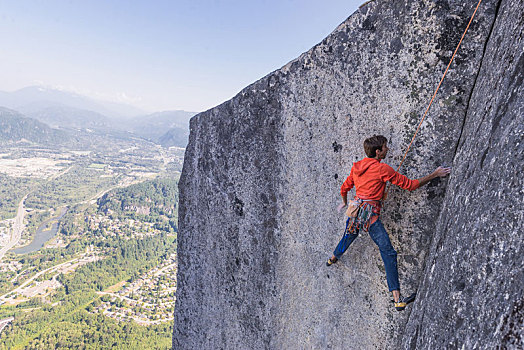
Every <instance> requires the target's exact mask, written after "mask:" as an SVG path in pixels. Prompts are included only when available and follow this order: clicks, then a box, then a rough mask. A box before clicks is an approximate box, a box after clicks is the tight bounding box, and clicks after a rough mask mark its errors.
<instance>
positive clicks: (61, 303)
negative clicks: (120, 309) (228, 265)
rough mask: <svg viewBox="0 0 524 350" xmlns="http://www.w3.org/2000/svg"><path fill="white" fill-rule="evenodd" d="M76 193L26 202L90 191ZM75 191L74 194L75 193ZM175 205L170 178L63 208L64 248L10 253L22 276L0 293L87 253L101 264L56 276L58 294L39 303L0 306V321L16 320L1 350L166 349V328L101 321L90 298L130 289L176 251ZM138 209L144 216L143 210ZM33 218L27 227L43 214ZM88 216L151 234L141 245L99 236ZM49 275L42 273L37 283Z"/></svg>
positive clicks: (4, 279)
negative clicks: (135, 224)
mask: <svg viewBox="0 0 524 350" xmlns="http://www.w3.org/2000/svg"><path fill="white" fill-rule="evenodd" d="M83 171H84V170H80V169H77V170H76V171H73V172H72V173H71V176H72V177H73V178H76V176H77V175H79V172H80V174H83V175H86V174H85V173H83ZM86 171H93V170H89V169H87V170H86ZM64 176H65V175H64ZM70 180H71V179H70ZM96 181H98V180H96ZM106 184H107V183H104V184H102V183H97V184H96V186H95V187H96V188H98V189H100V188H102V187H103V186H104V185H106ZM99 186H100V187H99ZM79 188H80V187H79V185H75V186H70V187H68V188H67V189H65V190H64V189H59V188H58V187H55V186H54V185H50V184H49V185H47V187H42V188H41V189H42V190H44V189H45V191H39V194H37V195H35V196H33V197H32V200H33V201H34V202H33V204H36V203H40V204H43V203H46V205H51V204H53V205H56V204H57V202H58V201H57V199H55V198H53V196H52V195H51V194H52V193H55V194H57V195H59V196H62V195H66V196H67V195H70V197H69V198H70V199H69V200H71V201H72V200H73V199H75V200H78V199H79V198H81V197H86V196H87V195H88V194H87V193H88V192H89V195H90V194H91V193H92V192H93V190H92V189H91V190H89V191H88V190H87V189H86V191H85V192H83V191H82V190H79ZM77 190H78V191H80V192H78V193H75V191H77ZM64 191H65V192H64ZM43 193H46V195H45V196H44V195H43ZM177 202H178V188H177V179H170V178H159V179H155V180H150V181H146V182H143V183H139V184H135V185H131V186H129V187H126V188H118V189H114V190H112V191H109V192H108V193H106V194H105V195H104V196H102V197H101V198H100V199H99V200H98V202H97V203H96V205H89V204H88V203H79V204H76V205H72V206H70V207H69V209H68V212H67V213H66V215H65V216H64V217H63V218H62V219H61V220H60V233H61V235H62V236H63V237H64V239H65V240H66V242H67V245H66V246H65V247H63V248H53V249H41V250H39V251H37V252H34V253H30V254H24V255H16V254H13V253H9V254H8V258H9V259H11V260H16V261H18V263H20V264H22V268H21V270H23V271H25V272H24V274H23V275H20V276H19V278H18V279H16V280H15V281H14V282H13V276H14V273H9V274H7V273H5V274H2V276H1V278H0V289H1V291H3V292H4V293H5V292H7V291H9V290H12V289H13V288H15V287H16V286H17V285H19V284H21V283H23V281H24V280H27V279H28V278H30V277H31V276H34V275H35V274H36V273H38V272H39V271H42V270H44V269H46V268H49V267H51V266H56V265H57V264H59V263H61V262H64V261H68V260H71V259H73V258H75V257H77V256H78V254H80V253H82V252H85V250H86V248H87V247H93V248H94V249H95V251H97V252H99V253H98V254H99V255H100V259H99V260H96V261H93V262H89V263H87V264H85V265H82V266H80V267H78V268H77V269H76V270H75V271H74V272H73V273H68V274H60V275H59V276H58V278H57V280H58V281H59V282H60V283H61V285H62V287H60V288H59V289H58V290H56V292H54V294H51V295H50V296H48V297H47V300H46V302H43V301H42V300H41V299H40V298H32V299H30V300H29V301H27V302H24V303H21V304H18V305H16V306H12V305H7V304H4V305H2V306H0V318H6V317H11V316H13V317H14V318H15V319H14V321H13V322H12V323H11V324H10V325H9V326H7V327H6V328H5V329H4V331H3V332H2V336H1V337H0V349H51V348H53V349H169V348H170V347H171V337H172V322H166V323H161V324H157V325H149V326H142V325H138V324H137V323H135V322H134V321H117V320H115V319H113V318H110V317H107V316H104V315H103V314H102V313H101V312H100V311H96V306H97V305H100V303H101V299H102V298H104V296H102V297H101V296H100V295H98V294H96V292H100V291H104V290H106V289H107V288H108V287H110V286H113V285H115V284H117V283H119V282H121V281H127V282H132V281H134V280H135V279H137V278H138V277H140V276H141V275H143V274H145V273H146V272H147V271H149V270H151V269H152V268H154V267H156V266H158V265H160V264H161V263H162V262H163V261H164V260H166V258H167V257H168V256H169V255H171V254H172V253H174V252H176V246H177V241H176V219H177ZM145 207H147V208H148V210H146V211H144V210H143V208H145ZM137 208H142V209H141V210H137ZM146 212H147V214H146ZM33 215H34V218H33V217H31V220H30V222H31V223H32V224H31V226H36V223H37V222H41V221H43V220H44V219H45V215H49V214H44V212H37V211H35V213H34V214H33ZM95 216H104V217H111V218H112V219H116V218H121V219H125V218H127V219H129V218H132V219H134V220H136V221H140V222H148V223H150V225H152V226H154V227H155V229H156V231H154V232H155V234H153V235H146V236H144V237H141V238H140V237H137V236H124V235H123V233H122V235H114V234H113V235H109V234H102V230H101V229H100V228H99V227H94V228H93V227H90V226H89V225H87V222H88V219H89V218H91V217H95ZM33 222H34V223H33ZM51 275H52V273H47V274H46V275H44V276H40V277H39V278H38V280H44V279H47V278H50V277H51ZM144 344H147V346H144Z"/></svg>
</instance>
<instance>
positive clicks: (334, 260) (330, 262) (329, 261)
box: [326, 256, 338, 266]
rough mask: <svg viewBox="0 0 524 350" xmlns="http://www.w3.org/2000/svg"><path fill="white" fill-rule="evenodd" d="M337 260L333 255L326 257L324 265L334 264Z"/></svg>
mask: <svg viewBox="0 0 524 350" xmlns="http://www.w3.org/2000/svg"><path fill="white" fill-rule="evenodd" d="M337 261H338V259H337V258H336V257H334V256H333V257H331V258H329V259H328V261H327V262H326V266H331V265H333V264H335V263H336V262H337Z"/></svg>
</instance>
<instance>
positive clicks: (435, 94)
mask: <svg viewBox="0 0 524 350" xmlns="http://www.w3.org/2000/svg"><path fill="white" fill-rule="evenodd" d="M481 2H482V0H479V2H478V3H477V7H475V11H474V12H473V15H471V18H470V20H469V23H468V25H467V26H466V30H464V33H463V34H462V37H461V38H460V41H459V43H458V45H457V48H456V49H455V52H453V55H452V56H451V60H449V63H448V66H447V67H446V70H445V71H444V74H443V75H442V78H441V79H440V82H439V83H438V86H437V88H436V89H435V93H434V94H433V97H432V98H431V101H430V102H429V105H428V108H426V112H425V113H424V115H423V116H422V119H421V120H420V123H418V127H417V130H416V131H415V134H414V135H413V137H412V138H411V142H410V143H409V145H408V148H407V149H406V152H405V153H404V157H402V160H401V161H400V164H399V165H398V168H397V172H398V171H399V169H400V167H401V166H402V163H404V160H405V159H406V156H407V154H408V152H409V149H410V148H411V145H412V144H413V141H415V137H417V133H418V131H419V129H420V126H421V125H422V122H423V121H424V119H426V116H427V114H428V112H429V108H430V107H431V104H433V100H434V99H435V96H437V92H438V90H439V89H440V85H441V84H442V81H444V78H445V77H446V74H447V73H448V70H449V67H450V66H451V63H452V62H453V60H454V59H455V54H456V53H457V51H458V49H459V47H460V44H462V39H464V37H465V36H466V33H467V32H468V29H469V26H470V24H471V22H472V21H473V18H474V17H475V14H476V13H477V10H478V8H479V6H480V3H481ZM389 185H390V184H388V187H386V190H385V191H384V196H383V197H382V199H383V200H385V199H386V198H387V194H388V190H389Z"/></svg>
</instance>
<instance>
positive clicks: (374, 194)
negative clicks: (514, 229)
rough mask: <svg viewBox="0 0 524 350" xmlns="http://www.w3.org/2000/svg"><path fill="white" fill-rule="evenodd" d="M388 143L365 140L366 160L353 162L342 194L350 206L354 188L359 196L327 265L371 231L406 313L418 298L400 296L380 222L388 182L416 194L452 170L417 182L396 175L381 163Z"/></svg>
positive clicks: (392, 254)
mask: <svg viewBox="0 0 524 350" xmlns="http://www.w3.org/2000/svg"><path fill="white" fill-rule="evenodd" d="M387 142H388V140H387V139H386V138H385V137H384V136H382V135H378V136H377V135H375V136H373V137H370V138H368V139H366V140H365V141H364V151H365V152H366V155H367V157H366V158H364V159H362V160H360V161H358V162H356V163H353V167H352V168H351V172H350V174H349V176H348V178H347V179H346V181H344V184H343V185H342V188H341V189H340V193H341V195H342V200H343V204H342V205H341V206H340V207H339V208H342V207H343V206H347V205H348V199H347V194H348V192H349V191H350V190H351V189H352V188H353V186H354V187H355V190H356V196H355V199H354V200H353V201H350V203H349V206H348V208H347V211H346V214H347V215H348V219H347V221H346V230H345V231H344V235H343V236H342V239H341V240H340V242H339V243H338V245H337V247H336V248H335V251H334V252H333V256H332V257H331V258H329V260H328V261H327V263H326V264H327V266H331V265H332V264H334V263H336V262H337V261H338V259H340V257H341V256H342V254H344V252H345V251H346V250H347V249H348V247H349V246H350V244H351V243H352V242H353V241H354V240H355V238H357V236H358V233H359V232H360V231H361V230H364V231H368V232H369V235H370V236H371V238H372V239H373V241H374V242H375V243H376V245H377V246H378V247H379V249H380V255H381V256H382V261H383V262H384V267H385V268H386V279H387V283H388V288H389V291H390V292H392V293H393V299H394V301H395V308H396V309H397V310H398V311H401V310H404V308H405V307H406V305H407V304H408V303H410V302H412V301H413V300H414V299H415V294H412V295H410V296H409V297H404V296H402V295H401V294H400V283H399V279H398V269H397V252H396V251H395V249H394V248H393V246H392V245H391V241H390V240H389V235H388V233H387V232H386V230H385V229H384V226H383V225H382V223H381V222H380V218H379V215H380V209H381V206H382V199H383V196H384V190H385V188H386V182H388V181H389V182H391V183H392V184H394V185H397V186H399V187H401V188H403V189H405V190H409V191H413V190H416V189H417V188H419V187H421V186H424V185H425V184H427V183H428V182H430V181H431V180H432V179H434V178H436V177H444V176H447V175H448V174H449V173H450V171H451V169H450V168H443V167H438V168H437V169H436V170H435V171H433V172H432V173H431V174H429V175H427V176H425V177H422V178H420V179H416V180H410V179H408V178H407V177H406V176H404V175H401V174H399V173H397V172H396V171H395V170H394V169H393V168H392V167H390V166H389V165H387V164H385V163H381V161H382V159H384V158H386V155H387V153H388V146H387Z"/></svg>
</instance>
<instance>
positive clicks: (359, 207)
mask: <svg viewBox="0 0 524 350" xmlns="http://www.w3.org/2000/svg"><path fill="white" fill-rule="evenodd" d="M377 205H380V203H379V201H376V200H370V199H369V200H368V199H360V198H358V197H356V198H355V199H354V200H352V201H351V202H350V203H349V205H348V211H346V215H348V212H349V209H350V208H351V207H353V208H356V209H353V210H352V212H351V214H352V215H348V217H349V220H350V221H351V225H346V232H345V234H352V233H354V232H359V231H360V230H362V229H363V230H364V231H369V226H370V224H371V219H372V218H373V216H378V213H377Z"/></svg>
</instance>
